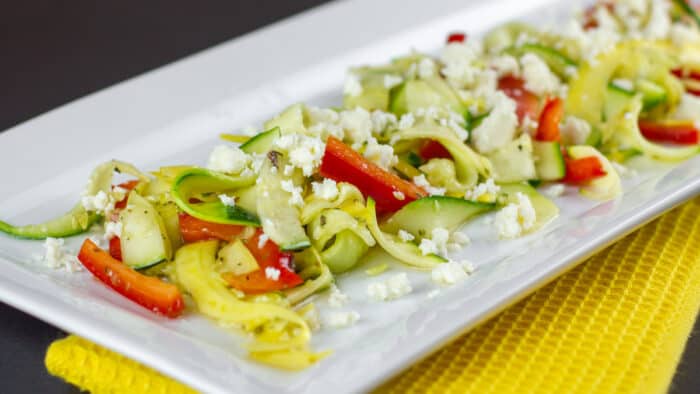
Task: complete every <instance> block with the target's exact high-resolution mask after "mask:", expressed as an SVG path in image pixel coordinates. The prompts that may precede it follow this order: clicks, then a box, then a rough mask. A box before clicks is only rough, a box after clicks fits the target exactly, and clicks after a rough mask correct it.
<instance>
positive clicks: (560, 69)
mask: <svg viewBox="0 0 700 394" xmlns="http://www.w3.org/2000/svg"><path fill="white" fill-rule="evenodd" d="M506 53H509V54H511V55H515V56H522V55H524V54H526V53H531V54H533V55H536V56H538V57H539V58H540V59H542V61H543V62H545V63H547V66H549V68H550V69H551V70H552V71H553V72H554V73H556V74H557V75H558V76H559V77H561V78H562V79H565V80H566V79H569V77H570V75H571V71H570V70H571V69H574V70H575V69H576V62H574V61H573V60H571V59H569V58H568V57H567V56H566V55H564V54H563V53H561V52H559V51H558V50H556V49H554V48H552V47H548V46H544V45H541V44H525V45H522V46H519V47H510V48H508V49H507V50H506Z"/></svg>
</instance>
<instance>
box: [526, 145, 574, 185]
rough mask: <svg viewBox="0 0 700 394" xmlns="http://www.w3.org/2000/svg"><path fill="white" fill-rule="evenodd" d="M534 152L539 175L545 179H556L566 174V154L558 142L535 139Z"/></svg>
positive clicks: (541, 178)
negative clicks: (562, 151)
mask: <svg viewBox="0 0 700 394" xmlns="http://www.w3.org/2000/svg"><path fill="white" fill-rule="evenodd" d="M532 152H533V154H534V156H535V169H536V170H537V177H538V178H539V179H540V180H543V181H556V180H559V179H562V178H564V176H565V175H566V164H565V163H564V155H562V154H561V145H559V143H558V142H556V141H552V142H544V141H533V143H532Z"/></svg>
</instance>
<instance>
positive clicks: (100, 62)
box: [0, 0, 700, 394]
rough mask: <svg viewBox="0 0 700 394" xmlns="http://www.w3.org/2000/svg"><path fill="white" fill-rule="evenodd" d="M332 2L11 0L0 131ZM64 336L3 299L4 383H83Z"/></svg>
mask: <svg viewBox="0 0 700 394" xmlns="http://www.w3.org/2000/svg"><path fill="white" fill-rule="evenodd" d="M326 1H327V0H325V1H324V0H295V1H284V0H279V1H273V0H257V1H244V0H229V1H206V2H192V1H172V0H171V1H165V0H157V1H148V2H141V1H133V0H132V1H112V2H94V1H86V0H72V1H67V0H64V1H58V0H57V1H48V0H46V1H40V0H25V1H21V2H20V1H15V2H10V1H6V2H4V3H3V5H2V6H0V130H5V129H7V128H9V127H11V126H13V125H16V124H18V123H20V122H23V121H25V120H27V119H30V118H32V117H34V116H36V115H39V114H41V113H43V112H45V111H48V110H50V109H52V108H55V107H57V106H59V105H62V104H65V103H67V102H69V101H71V100H74V99H76V98H79V97H81V96H84V95H86V94H89V93H92V92H94V91H97V90H100V89H102V88H105V87H107V86H110V85H112V84H115V83H117V82H120V81H123V80H125V79H127V78H129V77H132V76H134V75H138V74H140V73H143V72H145V71H148V70H151V69H154V68H157V67H159V66H161V65H164V64H167V63H169V62H172V61H174V60H177V59H179V58H182V57H184V56H186V55H189V54H192V53H195V52H197V51H200V50H202V49H205V48H207V47H210V46H212V45H215V44H218V43H221V42H223V41H226V40H228V39H231V38H234V37H236V36H239V35H241V34H244V33H246V32H249V31H252V30H254V29H256V28H259V27H261V26H264V25H267V24H269V23H272V22H274V21H276V20H279V19H282V18H284V17H287V16H289V15H293V14H295V13H298V12H301V11H303V10H305V9H307V8H310V7H313V6H316V5H319V4H322V3H325V2H326ZM699 329H700V325H699V324H698V323H697V322H696V327H695V330H694V332H697V330H699ZM64 335H65V333H63V332H61V331H60V330H58V329H56V328H54V327H52V326H50V325H48V324H46V323H44V322H42V321H40V320H37V319H35V318H33V317H31V316H29V315H27V314H24V313H22V312H20V311H18V310H16V309H14V308H12V307H10V306H7V305H4V304H1V303H0V381H2V382H3V384H2V392H5V393H24V392H32V393H47V394H49V393H75V392H77V389H75V388H74V387H72V386H70V385H67V384H65V383H63V382H62V381H61V380H60V379H57V378H54V377H52V376H50V375H48V374H47V373H46V369H45V368H44V364H43V360H44V355H45V351H46V348H47V346H48V345H49V343H50V342H51V341H53V340H54V339H57V338H61V337H62V336H64ZM699 371H700V340H699V339H697V337H695V336H691V339H690V341H689V343H688V346H687V348H686V350H685V353H684V355H683V359H682V361H681V364H680V366H679V368H678V371H677V372H676V375H675V377H674V380H673V384H672V386H671V392H672V393H697V392H700V372H699Z"/></svg>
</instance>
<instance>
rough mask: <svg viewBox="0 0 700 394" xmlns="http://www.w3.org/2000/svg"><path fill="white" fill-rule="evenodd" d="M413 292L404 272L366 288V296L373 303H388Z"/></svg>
mask: <svg viewBox="0 0 700 394" xmlns="http://www.w3.org/2000/svg"><path fill="white" fill-rule="evenodd" d="M412 291H413V288H412V287H411V282H410V281H409V280H408V275H406V273H405V272H402V273H400V274H396V275H394V276H391V277H389V278H388V279H387V280H385V281H381V282H373V283H370V284H369V286H367V295H368V296H369V297H370V298H371V299H373V300H375V301H389V300H395V299H397V298H400V297H403V296H405V295H406V294H409V293H410V292H412Z"/></svg>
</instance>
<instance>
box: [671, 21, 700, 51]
mask: <svg viewBox="0 0 700 394" xmlns="http://www.w3.org/2000/svg"><path fill="white" fill-rule="evenodd" d="M669 37H670V38H671V42H673V44H674V45H676V46H679V47H683V46H686V45H698V44H700V32H699V31H698V29H695V28H693V27H690V26H687V25H685V24H683V23H674V24H673V26H671V31H670V32H669Z"/></svg>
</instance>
